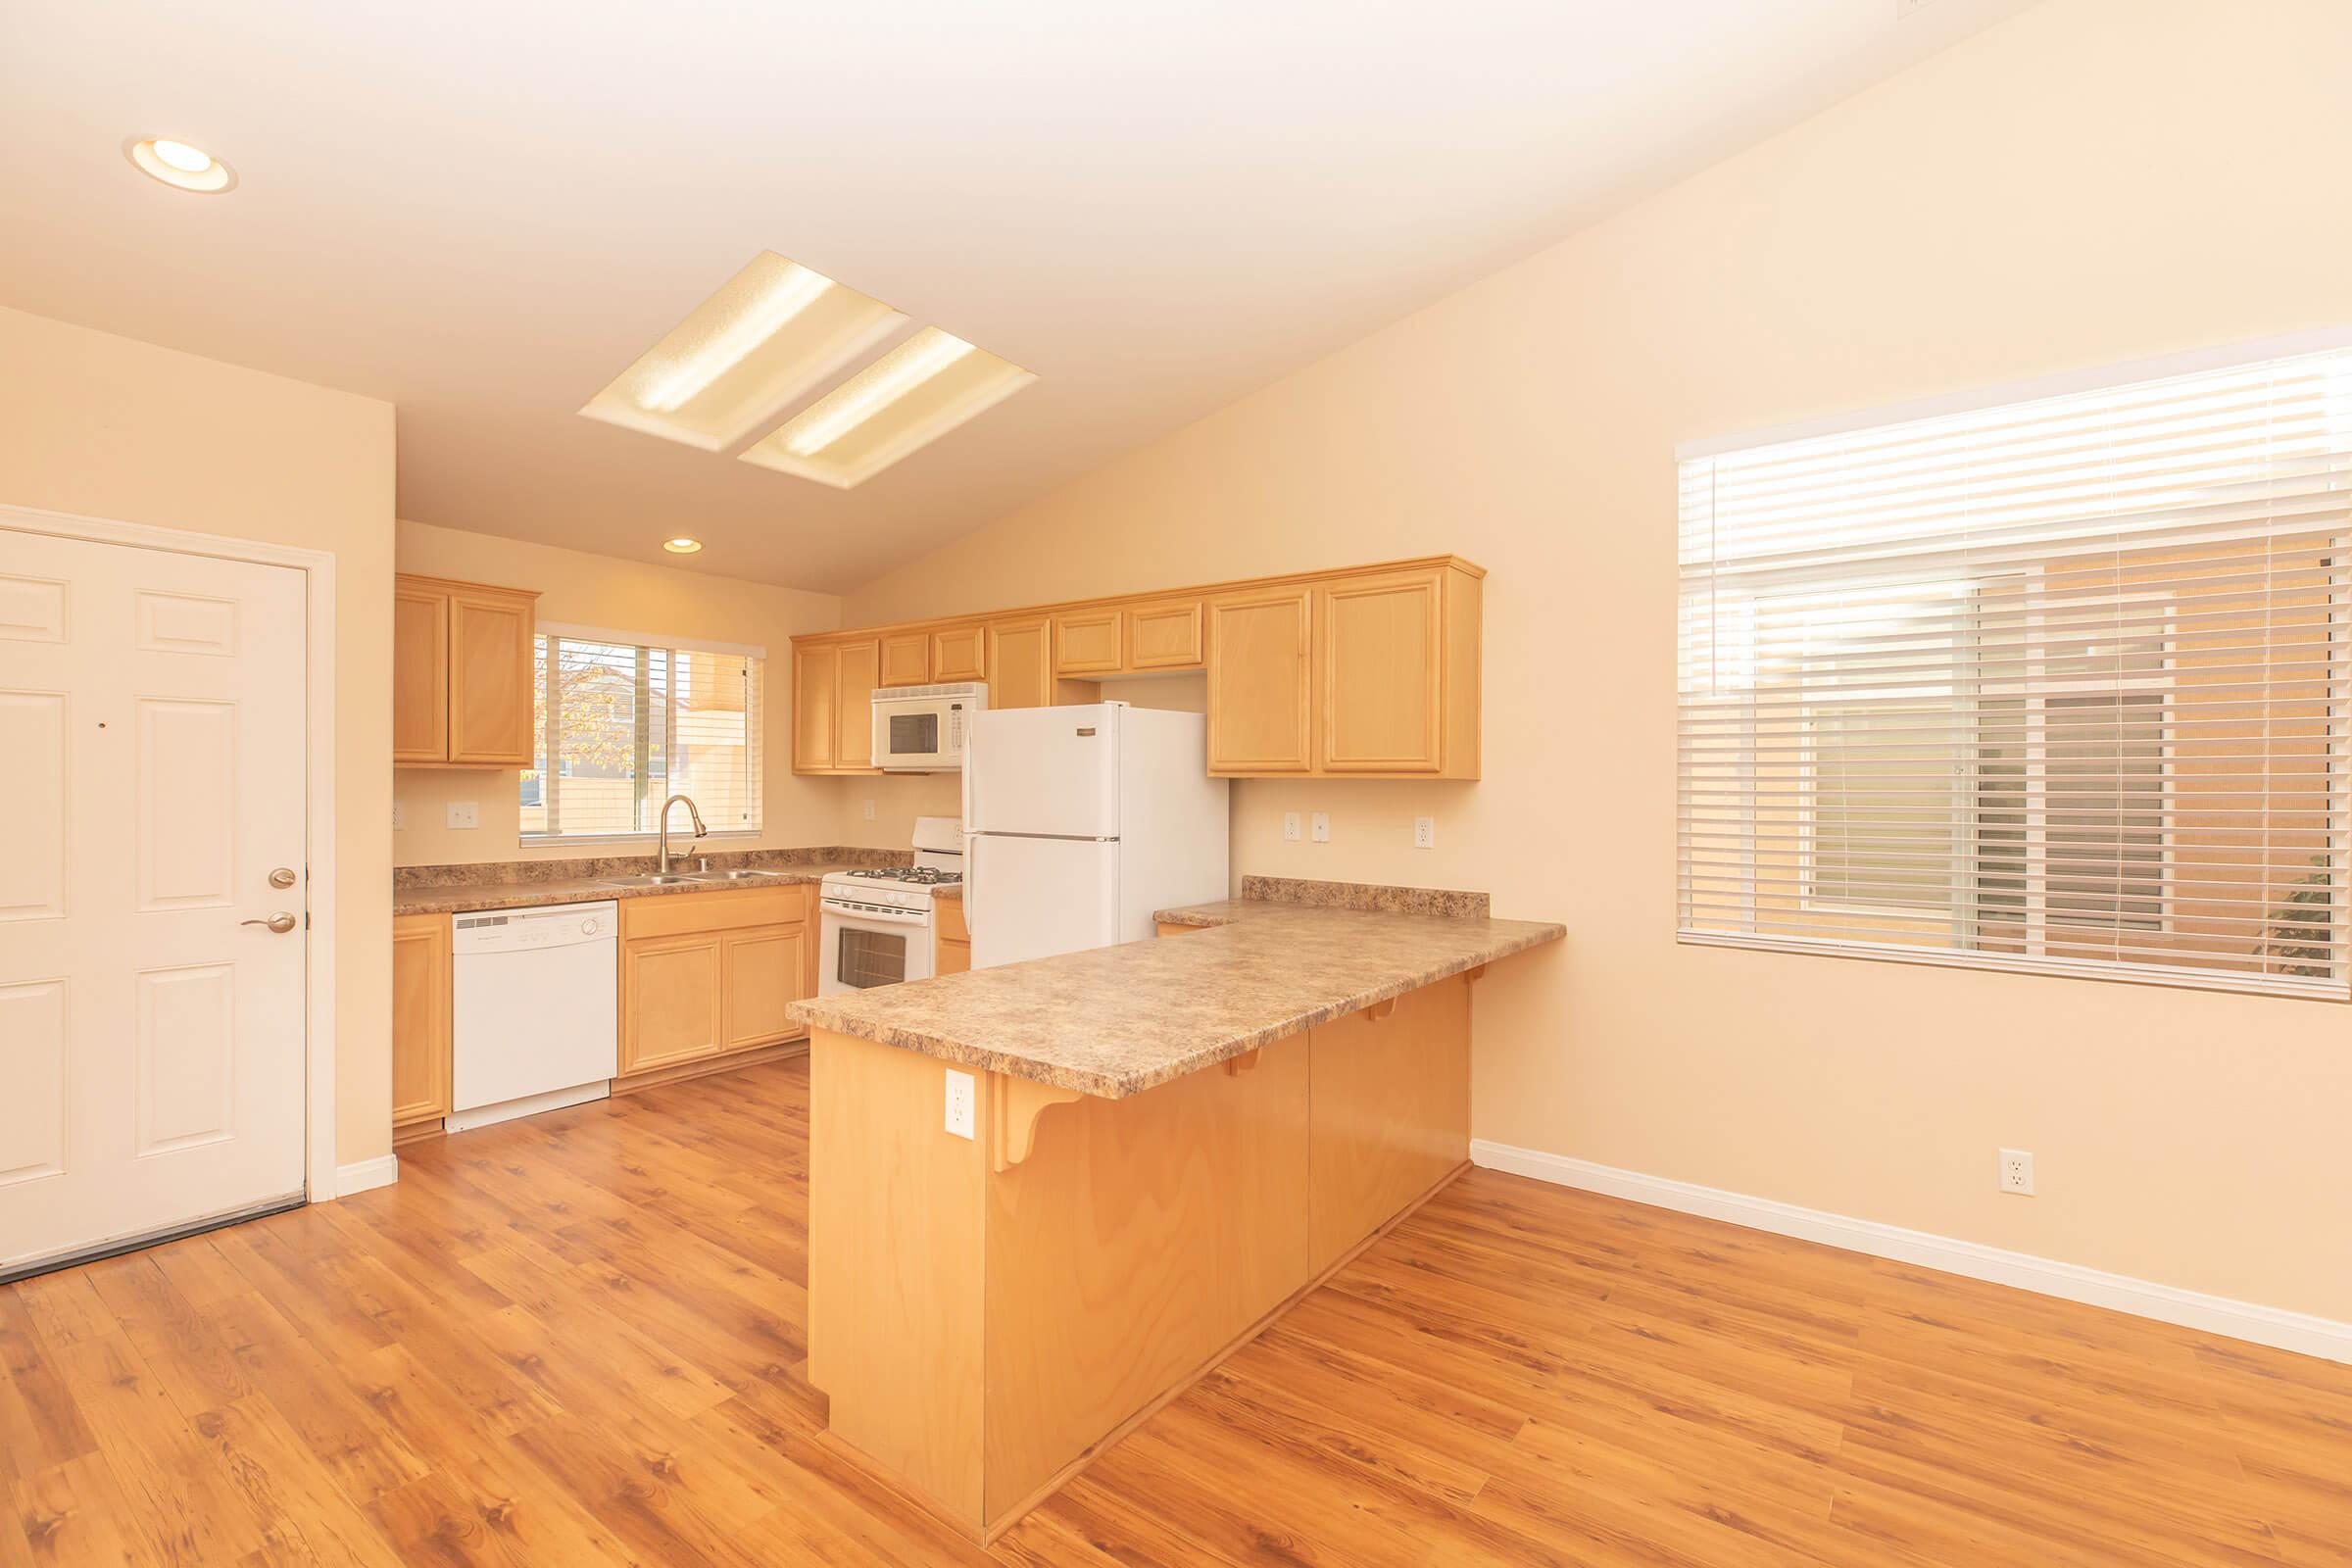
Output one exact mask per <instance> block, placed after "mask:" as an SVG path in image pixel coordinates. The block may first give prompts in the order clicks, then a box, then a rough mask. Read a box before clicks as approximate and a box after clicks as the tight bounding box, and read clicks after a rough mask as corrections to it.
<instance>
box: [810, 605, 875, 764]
mask: <svg viewBox="0 0 2352 1568" xmlns="http://www.w3.org/2000/svg"><path fill="white" fill-rule="evenodd" d="M882 658H883V649H882V640H881V639H879V638H873V637H864V638H858V639H856V640H854V641H851V642H842V643H806V644H795V645H794V647H793V650H792V770H793V771H794V772H796V773H870V772H873V771H874V766H873V761H874V688H875V686H876V685H878V684H880V682H879V679H878V677H879V675H880V673H881V664H882Z"/></svg>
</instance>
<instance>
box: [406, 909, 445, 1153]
mask: <svg viewBox="0 0 2352 1568" xmlns="http://www.w3.org/2000/svg"><path fill="white" fill-rule="evenodd" d="M449 1037H450V956H449V916H448V915H446V914H404V915H402V916H400V917H399V918H397V919H395V920H394V921H393V922H392V1125H393V1126H395V1127H399V1126H403V1125H405V1124H407V1123H410V1122H418V1121H429V1120H431V1119H432V1118H434V1117H436V1116H446V1115H448V1114H449V1071H450V1063H449Z"/></svg>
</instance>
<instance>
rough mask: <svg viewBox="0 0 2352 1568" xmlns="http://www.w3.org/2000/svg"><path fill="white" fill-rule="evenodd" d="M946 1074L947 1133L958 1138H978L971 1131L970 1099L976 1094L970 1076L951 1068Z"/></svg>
mask: <svg viewBox="0 0 2352 1568" xmlns="http://www.w3.org/2000/svg"><path fill="white" fill-rule="evenodd" d="M947 1072H948V1131H950V1132H952V1133H954V1134H955V1135H956V1137H958V1138H975V1137H978V1136H979V1135H978V1134H977V1133H975V1132H974V1131H973V1130H972V1119H973V1118H972V1097H973V1096H974V1095H975V1094H977V1093H978V1089H977V1087H976V1086H975V1082H974V1080H973V1078H972V1075H971V1074H970V1073H968V1072H957V1071H956V1069H955V1068H953V1067H950V1068H949V1069H947Z"/></svg>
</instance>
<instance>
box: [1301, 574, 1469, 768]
mask: <svg viewBox="0 0 2352 1568" xmlns="http://www.w3.org/2000/svg"><path fill="white" fill-rule="evenodd" d="M1441 594H1442V587H1441V584H1440V581H1439V574H1438V573H1436V572H1402V573H1391V574H1386V575H1381V576H1374V577H1357V578H1350V579H1346V580H1343V581H1340V582H1335V583H1333V584H1331V585H1330V586H1329V587H1326V588H1324V589H1323V590H1322V591H1321V593H1320V595H1319V598H1320V604H1319V607H1318V608H1319V610H1320V613H1321V618H1322V635H1321V647H1320V650H1319V655H1320V657H1319V658H1318V660H1317V664H1318V667H1319V670H1320V675H1321V685H1322V694H1321V695H1322V704H1321V709H1322V712H1321V723H1320V725H1319V730H1318V734H1317V741H1318V750H1319V752H1320V754H1321V755H1320V756H1319V757H1318V758H1317V761H1318V762H1319V763H1320V764H1321V765H1322V766H1323V767H1324V768H1325V769H1326V770H1328V771H1330V772H1334V773H1434V772H1436V771H1438V769H1439V767H1440V766H1441V765H1442V764H1443V761H1444V759H1443V757H1442V756H1441V755H1440V745H1441V743H1440V733H1441V732H1440V729H1439V722H1440V712H1439V691H1440V686H1439V677H1440V669H1439V662H1440V647H1441V644H1440V642H1439V606H1440V603H1441Z"/></svg>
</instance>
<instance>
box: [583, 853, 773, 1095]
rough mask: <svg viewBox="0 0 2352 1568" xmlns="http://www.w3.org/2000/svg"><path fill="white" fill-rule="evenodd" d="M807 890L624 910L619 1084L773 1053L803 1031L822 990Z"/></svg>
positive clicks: (664, 901) (714, 895) (643, 903)
mask: <svg viewBox="0 0 2352 1568" xmlns="http://www.w3.org/2000/svg"><path fill="white" fill-rule="evenodd" d="M814 944H815V931H814V927H813V924H812V922H811V921H810V920H809V889H808V888H806V887H790V888H747V889H740V890H738V889H727V890H723V891H718V892H711V893H684V894H670V895H665V896H662V897H659V898H643V899H623V900H622V901H621V903H620V1076H621V1077H623V1078H627V1077H630V1076H632V1075H635V1074H640V1073H650V1072H657V1071H662V1070H665V1069H670V1068H676V1067H683V1066H686V1065H689V1064H691V1063H698V1062H705V1061H708V1060H711V1059H712V1058H715V1057H720V1056H726V1055H732V1054H735V1053H738V1052H744V1051H752V1050H756V1049H758V1048H760V1047H762V1046H772V1045H777V1044H780V1043H782V1042H783V1041H786V1040H791V1039H794V1038H797V1037H798V1036H799V1035H800V1034H801V1033H803V1030H802V1028H801V1026H800V1025H799V1024H797V1023H795V1022H794V1021H793V1019H792V1015H791V1004H793V1003H794V1002H797V1001H799V1000H800V999H801V998H803V997H806V996H808V995H809V993H810V991H811V990H812V989H813V988H814V985H815V980H816V970H815V946H814Z"/></svg>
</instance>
